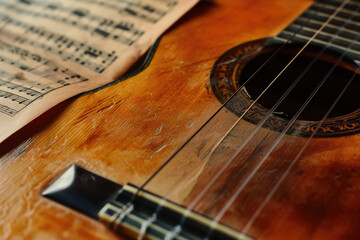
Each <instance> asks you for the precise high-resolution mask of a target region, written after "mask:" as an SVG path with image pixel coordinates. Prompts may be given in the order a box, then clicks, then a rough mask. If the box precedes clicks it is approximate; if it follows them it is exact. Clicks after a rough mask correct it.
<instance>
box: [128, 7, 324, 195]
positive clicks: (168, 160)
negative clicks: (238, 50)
mask: <svg viewBox="0 0 360 240" xmlns="http://www.w3.org/2000/svg"><path fill="white" fill-rule="evenodd" d="M323 5H324V4H323ZM323 8H324V6H323ZM318 12H319V10H316V11H315V14H314V15H317V14H318ZM310 20H311V19H308V20H307V21H306V23H304V25H302V26H301V27H300V28H299V30H298V31H296V32H294V33H293V34H292V35H291V36H290V37H289V39H287V40H286V42H284V43H283V44H282V45H281V46H280V47H279V48H278V49H277V50H276V51H275V52H274V53H273V54H272V55H271V56H270V57H269V58H268V59H267V60H266V61H265V62H264V63H263V64H262V65H261V66H260V67H259V68H258V69H257V70H256V71H255V72H254V73H253V74H252V75H251V76H250V77H249V78H248V79H247V80H246V81H245V82H244V83H243V84H242V85H241V86H240V87H239V88H238V89H237V90H236V91H235V92H234V93H233V94H232V95H231V96H230V97H229V99H227V100H226V101H225V102H224V103H223V104H222V105H221V107H220V108H219V109H217V110H216V111H215V112H214V113H213V114H212V115H211V116H210V117H209V119H207V120H206V121H205V122H204V123H203V124H202V125H201V126H200V127H199V129H198V130H196V131H195V133H194V134H192V135H191V136H190V137H189V138H188V139H187V140H186V141H185V142H184V143H183V144H182V145H181V146H180V147H179V148H178V149H177V150H176V151H175V152H174V153H173V154H171V156H170V157H169V158H168V159H167V160H166V161H165V162H164V163H163V164H161V166H160V167H159V168H158V169H157V170H156V171H155V172H154V173H153V174H151V176H150V177H149V178H148V179H147V180H146V181H145V182H144V183H143V184H142V185H141V186H140V187H139V189H138V191H137V193H136V194H135V195H134V196H135V197H136V196H137V195H138V193H139V192H140V191H142V190H143V189H144V187H145V186H146V185H147V184H148V183H150V181H151V180H153V179H154V178H155V176H156V175H157V174H158V173H159V172H160V171H161V170H162V169H163V168H164V167H165V166H167V165H168V164H169V163H170V162H171V160H172V159H173V158H174V157H175V156H176V155H177V154H178V153H179V152H180V151H181V150H182V149H183V148H184V147H185V146H186V145H187V144H188V143H189V142H190V141H191V140H192V139H193V138H194V137H195V136H196V135H197V134H198V133H199V132H200V131H201V130H202V129H203V128H204V127H205V126H207V125H208V123H209V122H210V121H211V120H212V119H213V118H214V117H215V116H216V115H217V114H218V113H219V112H220V111H221V110H222V109H224V107H225V106H226V105H227V104H228V103H229V102H230V101H231V100H233V99H234V97H235V96H236V95H237V94H238V93H239V92H240V91H241V90H242V89H244V87H245V85H246V84H247V83H248V82H249V81H250V80H251V79H253V77H254V76H255V75H256V74H257V73H258V72H259V71H260V70H261V69H263V68H264V66H265V65H266V64H267V63H269V62H270V61H271V60H272V59H273V58H274V57H275V55H277V54H278V53H279V52H280V51H281V50H282V49H283V48H284V47H285V46H286V45H287V44H288V43H289V42H291V41H292V40H293V39H294V37H295V36H296V34H297V33H299V32H300V31H301V30H302V29H303V27H304V26H306V25H307V24H308V23H309V22H310ZM135 197H133V198H132V199H131V201H130V202H133V201H134V198H135Z"/></svg>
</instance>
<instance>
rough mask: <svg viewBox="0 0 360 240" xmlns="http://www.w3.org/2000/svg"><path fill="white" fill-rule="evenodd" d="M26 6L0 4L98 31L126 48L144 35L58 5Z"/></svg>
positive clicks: (22, 12) (30, 14) (37, 16)
mask: <svg viewBox="0 0 360 240" xmlns="http://www.w3.org/2000/svg"><path fill="white" fill-rule="evenodd" d="M21 2H22V1H21ZM28 5H29V3H28V2H27V3H26V4H16V3H14V4H11V3H5V2H0V7H2V8H5V9H7V10H10V11H14V12H16V13H17V14H21V15H28V16H31V17H33V18H37V19H39V18H42V19H44V20H52V21H55V22H59V23H62V24H66V25H68V26H69V27H72V28H78V29H80V30H84V31H87V32H91V33H93V34H96V33H98V32H99V31H100V32H101V33H102V34H99V36H101V37H103V38H112V39H113V40H114V41H118V42H120V43H122V44H125V45H128V46H131V45H132V44H133V43H134V42H136V40H138V39H139V38H140V37H141V36H142V35H143V34H144V30H140V29H138V28H136V27H135V26H134V25H133V24H132V25H131V23H126V24H127V25H129V26H130V25H131V27H128V28H117V27H116V26H118V25H119V24H120V25H121V24H123V23H122V22H114V21H113V20H111V19H109V18H104V17H102V16H97V15H92V14H90V13H88V11H86V10H83V9H76V8H72V7H66V6H62V5H61V4H60V3H58V4H50V5H49V4H47V3H46V2H43V1H31V4H30V5H31V6H32V7H31V8H29V7H28ZM105 27H108V29H105Z"/></svg>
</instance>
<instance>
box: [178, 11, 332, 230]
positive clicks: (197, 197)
mask: <svg viewBox="0 0 360 240" xmlns="http://www.w3.org/2000/svg"><path fill="white" fill-rule="evenodd" d="M334 15H336V14H334ZM330 20H331V19H329V22H330ZM326 24H327V23H325V24H324V25H323V27H325V25H326ZM322 29H323V28H320V29H319V30H318V31H319V32H320V31H321V30H322ZM315 37H316V35H314V38H315ZM310 41H311V40H310ZM305 47H306V46H305ZM325 49H326V47H325V48H323V49H322V51H321V52H320V53H319V54H318V55H317V57H316V58H315V59H314V60H313V61H312V63H310V64H309V65H308V67H307V69H306V70H305V71H303V73H302V74H301V75H300V76H299V77H298V78H297V80H296V81H295V82H294V83H293V84H292V85H291V86H290V87H289V89H288V90H287V91H286V92H285V93H284V95H283V96H282V97H281V98H280V99H279V100H278V102H277V103H276V104H275V105H274V107H273V108H272V109H271V110H269V111H268V113H267V114H266V115H265V116H264V118H263V119H262V121H261V122H260V123H259V124H258V125H257V126H256V129H255V130H254V131H252V133H251V134H250V136H249V137H248V138H247V139H246V140H245V142H244V143H243V144H242V145H241V147H240V150H238V151H237V152H236V153H235V154H233V156H237V155H238V153H239V152H240V151H241V150H242V149H243V148H244V147H245V145H246V144H247V143H248V142H249V141H250V140H251V138H252V137H253V136H254V135H255V134H256V132H257V131H258V130H259V129H261V126H262V125H263V123H265V121H266V120H267V119H268V117H270V115H271V114H272V113H273V112H274V110H275V109H276V108H277V106H278V105H279V104H280V103H281V102H282V101H283V100H284V98H285V97H286V96H287V95H288V94H289V92H290V91H291V90H292V89H293V87H294V86H295V85H296V84H297V83H298V82H299V81H300V79H301V78H302V77H303V76H304V75H305V73H306V72H307V71H308V70H309V69H310V68H311V66H312V65H313V64H314V63H315V62H316V60H317V59H318V58H319V56H320V55H321V54H322V53H323V52H324V51H325ZM302 50H303V49H302ZM281 73H282V72H281ZM281 73H280V74H281ZM257 100H258V99H257ZM257 100H255V101H257ZM250 107H252V106H250ZM247 110H249V109H247ZM244 115H245V114H243V115H242V116H241V117H240V119H241V118H242V117H243V116H244ZM238 122H239V121H237V122H236V124H237V123H238ZM236 124H234V125H233V127H235V125H236ZM233 127H232V128H231V129H230V130H229V131H228V132H227V134H226V135H228V134H229V133H230V131H231V130H232V129H233ZM224 138H225V137H223V138H222V139H221V141H223V140H224ZM219 142H220V141H219ZM218 145H219V144H217V146H218ZM213 149H214V148H213ZM230 159H231V160H230V161H228V162H226V163H225V165H223V167H222V168H221V169H220V171H217V174H215V176H214V177H212V178H211V180H210V182H209V183H208V184H207V185H206V186H205V188H203V189H202V190H201V192H200V194H197V196H196V198H195V200H194V201H193V202H191V204H190V205H189V207H188V208H187V209H186V211H185V213H184V214H183V217H182V220H181V223H180V224H179V225H180V226H181V225H182V224H183V223H184V222H185V220H186V217H187V216H188V215H189V214H190V212H191V209H192V208H193V207H194V206H195V205H196V204H197V203H198V202H199V201H200V200H201V197H202V196H203V195H204V194H205V193H206V192H207V191H208V189H209V188H210V186H212V184H213V183H214V182H215V181H216V180H217V179H218V178H219V177H220V176H221V174H222V173H223V172H224V171H225V170H226V168H227V167H228V166H229V164H230V163H231V162H232V160H234V157H232V158H230Z"/></svg>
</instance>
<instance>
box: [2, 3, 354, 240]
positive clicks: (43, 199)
mask: <svg viewBox="0 0 360 240" xmlns="http://www.w3.org/2000/svg"><path fill="white" fill-rule="evenodd" d="M359 11H360V1H359V0H321V1H316V2H313V1H309V0H292V1H289V0H272V1H269V0H258V1H253V0H237V1H231V0H226V1H225V0H215V1H206V2H201V3H199V4H198V5H197V6H196V7H195V8H194V9H192V10H191V11H190V12H189V13H188V14H187V15H186V16H185V17H183V18H182V19H181V20H180V21H179V22H178V23H177V24H176V25H175V26H173V27H172V28H171V29H170V30H168V32H167V33H166V34H165V35H164V36H163V37H162V39H161V40H160V41H159V42H158V43H157V44H156V45H155V46H154V47H153V48H152V49H151V50H150V52H149V54H148V55H147V57H146V59H145V62H144V64H143V65H142V67H141V68H140V69H139V70H138V71H136V75H135V74H132V76H131V77H128V78H122V79H121V81H118V82H116V84H112V85H111V86H107V87H105V88H102V89H99V90H98V91H95V92H92V93H88V94H84V95H81V96H78V97H76V98H74V99H71V100H68V101H66V102H64V103H62V104H60V105H58V106H56V107H55V108H53V109H51V110H49V111H48V112H46V113H45V114H43V115H42V116H41V117H39V118H38V119H36V120H35V121H33V122H31V123H30V124H29V125H27V126H26V127H24V128H23V129H21V130H20V131H18V132H17V133H15V134H14V135H13V136H11V137H10V138H8V139H7V140H6V141H5V142H3V143H2V144H1V145H0V156H1V158H0V159H1V160H0V173H1V178H0V186H1V187H0V206H1V208H0V209H1V210H0V226H1V228H0V239H9V240H15V239H31V240H38V239H49V240H53V239H54V240H60V239H98V240H105V239H107V240H108V239H128V238H133V239H359V238H360V233H359V226H360V203H359V200H360V187H359V185H358V184H359V183H360V161H359V159H360V151H359V146H360V135H359V134H358V133H359V130H360V126H359V124H360V106H359V93H358V89H359V87H360V86H359V84H360V76H359V67H360V24H359V23H360V13H359ZM2 127H6V126H2Z"/></svg>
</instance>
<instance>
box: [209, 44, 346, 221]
mask: <svg viewBox="0 0 360 240" xmlns="http://www.w3.org/2000/svg"><path fill="white" fill-rule="evenodd" d="M351 46H352V45H351ZM348 49H349V48H348ZM348 49H347V51H348ZM347 51H346V52H347ZM346 52H344V53H343V54H342V56H341V58H339V59H338V61H337V62H336V64H335V65H334V66H333V68H332V69H331V70H330V71H329V72H328V74H327V75H326V76H325V77H324V78H323V80H322V81H321V82H320V84H319V85H318V86H317V87H316V89H315V90H314V91H313V92H312V93H311V95H310V97H309V98H308V99H307V100H306V102H305V103H304V104H303V105H302V107H301V108H300V109H299V111H298V112H297V113H296V114H295V116H294V117H293V118H292V119H291V121H290V122H289V123H288V125H287V126H286V128H285V129H284V130H283V131H282V132H281V134H280V135H279V136H278V137H277V138H276V140H275V141H274V144H273V145H272V146H271V147H270V149H269V150H268V151H267V152H266V154H265V155H264V156H263V157H262V158H261V160H260V161H259V164H258V165H257V166H256V167H255V168H254V169H253V170H252V171H251V173H250V174H249V175H248V176H247V178H246V179H245V181H244V182H243V183H242V184H241V185H240V187H239V188H238V189H237V190H236V192H235V194H233V195H232V196H231V198H230V200H229V201H228V202H227V203H226V204H225V206H224V207H223V208H222V209H221V211H220V212H219V213H218V214H217V216H216V217H215V219H214V221H213V222H214V226H215V225H216V224H217V223H218V222H219V221H220V219H221V218H222V217H223V216H224V214H225V213H226V211H227V210H228V209H229V208H230V207H231V205H232V204H233V203H234V201H235V200H236V198H237V197H238V196H239V195H240V193H241V192H242V190H243V189H244V188H245V186H246V185H247V184H248V183H249V181H250V180H251V179H252V178H253V177H254V175H255V174H256V172H257V171H258V170H259V168H260V167H261V166H262V165H263V163H264V162H265V161H266V160H267V158H268V157H269V155H270V154H271V153H272V152H273V150H274V149H275V147H276V146H277V145H278V144H279V143H280V141H281V139H282V138H283V137H284V136H285V134H286V132H287V131H288V130H289V129H290V127H291V126H292V124H293V123H294V122H295V121H296V119H297V117H298V116H299V115H300V114H301V113H302V111H303V110H304V109H305V107H306V106H307V104H308V103H309V102H310V101H311V99H312V98H313V97H314V96H315V94H316V93H317V91H318V90H319V89H320V87H321V86H322V85H323V84H324V82H325V81H326V80H327V78H328V77H329V76H330V74H331V73H332V72H333V70H334V69H335V68H336V67H337V65H338V64H339V63H340V62H341V60H342V59H343V57H344V56H345V53H346ZM293 141H295V140H293Z"/></svg>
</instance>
